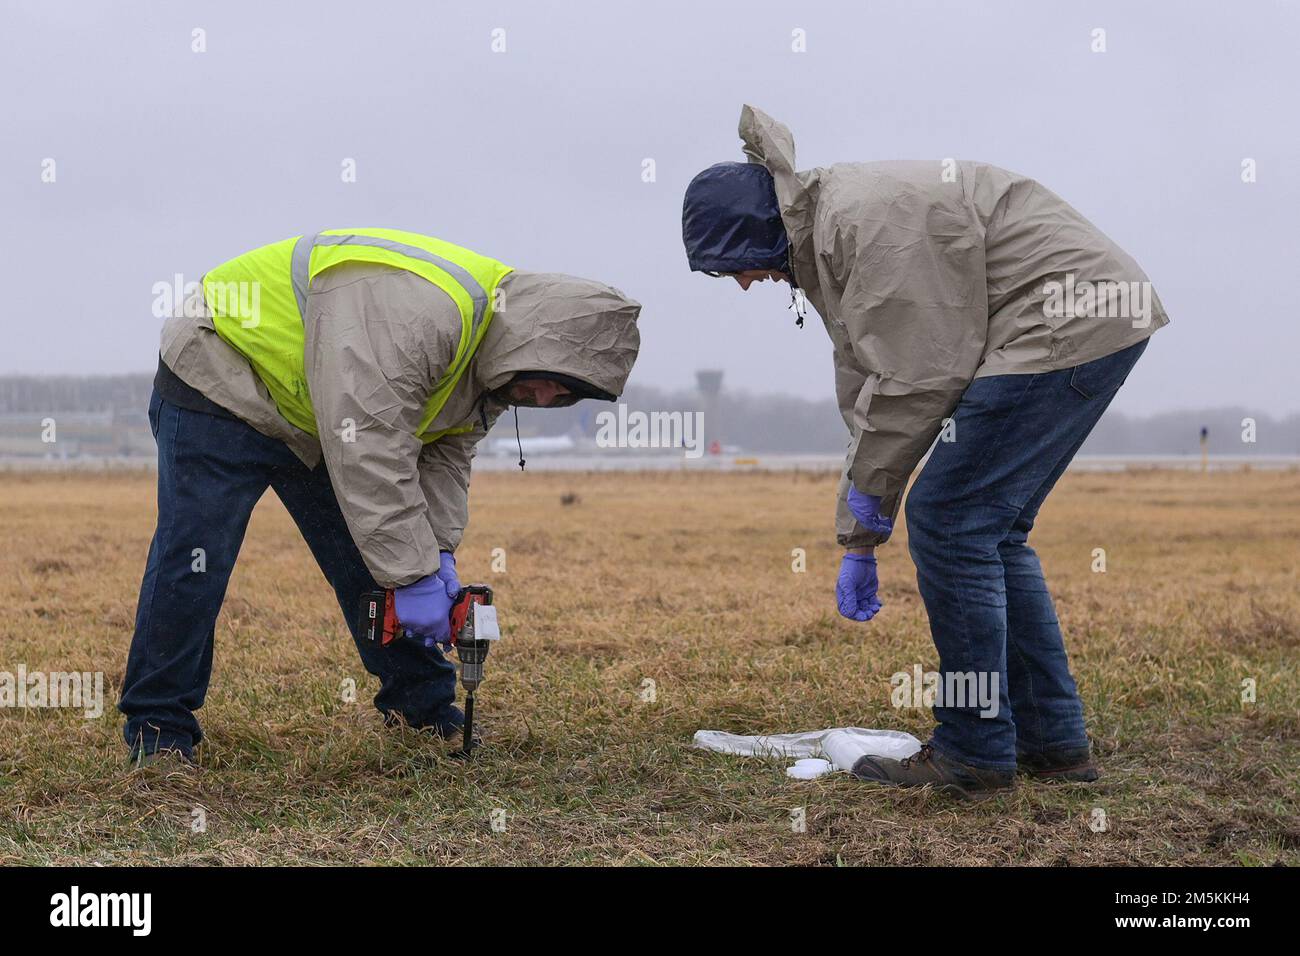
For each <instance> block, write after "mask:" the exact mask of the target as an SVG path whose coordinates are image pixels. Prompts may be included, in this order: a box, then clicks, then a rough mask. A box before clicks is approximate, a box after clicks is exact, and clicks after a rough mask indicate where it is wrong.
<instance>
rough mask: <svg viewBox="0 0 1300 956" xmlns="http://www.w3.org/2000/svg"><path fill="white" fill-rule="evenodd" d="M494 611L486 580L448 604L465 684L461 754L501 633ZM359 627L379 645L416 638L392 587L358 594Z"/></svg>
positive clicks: (466, 752)
mask: <svg viewBox="0 0 1300 956" xmlns="http://www.w3.org/2000/svg"><path fill="white" fill-rule="evenodd" d="M496 614H497V609H496V607H495V606H493V604H492V589H491V588H490V587H488V586H487V585H486V584H471V585H469V586H468V587H463V588H461V589H460V591H458V592H457V593H456V599H455V601H453V602H452V605H451V620H450V624H451V643H452V644H453V645H454V646H455V648H456V656H457V657H458V658H460V682H461V684H462V685H463V686H464V688H465V727H464V739H463V743H462V749H461V750H460V752H459V755H460V756H464V757H469V756H470V752H471V748H472V747H473V741H474V693H475V691H477V690H478V686H479V684H481V683H483V663H484V661H486V660H487V656H488V651H489V649H491V647H492V641H495V640H498V639H500V637H501V631H500V629H499V628H498V626H497V616H496ZM360 631H361V634H362V636H363V637H365V639H366V640H368V641H370V642H372V643H373V644H375V645H376V646H378V647H388V646H390V645H391V644H393V643H394V642H396V641H400V640H418V638H417V637H416V636H415V635H414V634H412V633H411V632H410V631H408V630H406V628H404V627H402V622H401V621H399V620H398V619H397V606H396V602H395V601H394V600H393V592H392V591H370V592H369V593H367V594H363V595H362V596H361V626H360Z"/></svg>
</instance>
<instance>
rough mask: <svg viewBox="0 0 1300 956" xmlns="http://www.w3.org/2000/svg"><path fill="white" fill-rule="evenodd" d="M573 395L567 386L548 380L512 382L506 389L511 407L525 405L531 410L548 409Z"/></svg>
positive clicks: (537, 379)
mask: <svg viewBox="0 0 1300 956" xmlns="http://www.w3.org/2000/svg"><path fill="white" fill-rule="evenodd" d="M571 394H572V392H570V391H569V389H568V388H567V387H566V386H564V385H561V384H560V383H559V382H552V381H551V380H550V379H546V378H530V379H525V380H524V381H522V382H512V383H511V385H510V387H509V388H507V389H506V399H507V400H508V401H509V402H510V404H511V405H524V406H526V407H529V408H546V407H547V406H548V405H550V404H551V403H552V402H554V401H556V400H557V399H559V398H561V397H563V396H565V395H571Z"/></svg>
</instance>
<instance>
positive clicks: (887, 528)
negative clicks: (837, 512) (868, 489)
mask: <svg viewBox="0 0 1300 956" xmlns="http://www.w3.org/2000/svg"><path fill="white" fill-rule="evenodd" d="M848 503H849V511H850V512H852V514H853V517H854V519H855V520H856V521H857V522H858V524H860V525H862V527H864V528H865V529H867V530H868V531H870V532H873V533H874V534H883V535H885V536H886V537H888V536H889V535H890V534H892V533H893V531H894V522H893V521H892V520H890V519H889V518H887V517H886V516H885V515H882V514H881V513H880V496H879V495H868V494H864V493H863V492H861V491H858V489H857V488H856V487H854V486H853V485H849V502H848Z"/></svg>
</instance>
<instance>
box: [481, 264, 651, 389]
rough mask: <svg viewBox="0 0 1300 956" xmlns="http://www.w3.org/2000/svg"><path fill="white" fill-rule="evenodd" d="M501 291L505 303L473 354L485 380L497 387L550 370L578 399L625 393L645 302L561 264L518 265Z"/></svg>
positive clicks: (484, 384)
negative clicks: (548, 268)
mask: <svg viewBox="0 0 1300 956" xmlns="http://www.w3.org/2000/svg"><path fill="white" fill-rule="evenodd" d="M497 293H498V296H499V305H498V306H497V309H496V312H495V314H494V315H493V318H492V322H491V324H490V325H489V326H488V329H487V332H486V333H484V336H483V342H482V344H481V345H479V347H478V351H477V352H475V354H474V366H475V370H474V375H475V379H476V382H477V384H478V386H479V388H481V389H483V390H484V391H486V392H497V390H498V389H502V388H504V387H505V386H506V385H508V384H510V383H511V382H512V381H514V380H515V379H517V378H518V379H520V380H525V379H530V378H531V379H537V378H544V379H549V380H551V381H554V382H558V383H559V384H561V385H564V386H565V387H566V388H567V389H568V390H569V392H570V393H571V394H573V395H576V396H577V398H575V399H573V401H576V400H578V399H582V398H598V399H602V400H604V401H608V402H612V401H614V400H615V399H617V398H618V396H619V395H621V394H623V388H624V386H625V385H626V384H627V377H628V375H629V374H631V372H632V364H633V363H634V362H635V361H636V356H637V351H638V349H639V348H640V346H641V338H640V334H639V333H638V332H637V327H636V322H637V317H638V316H639V315H640V314H641V305H640V303H638V302H634V301H633V300H631V299H629V298H628V297H627V296H625V295H623V293H621V292H619V291H618V290H617V289H615V288H612V287H610V286H607V285H602V284H601V283H599V282H592V281H591V280H590V279H579V278H576V277H574V276H566V275H561V274H559V273H556V272H511V273H510V274H509V275H507V276H506V277H505V278H504V279H502V280H501V284H500V285H499V286H498V287H497ZM498 394H499V392H498ZM557 404H564V403H563V402H561V403H557Z"/></svg>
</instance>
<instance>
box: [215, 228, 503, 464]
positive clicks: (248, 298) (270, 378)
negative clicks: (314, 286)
mask: <svg viewBox="0 0 1300 956" xmlns="http://www.w3.org/2000/svg"><path fill="white" fill-rule="evenodd" d="M344 262H376V263H382V264H384V265H389V266H394V267H396V268H399V269H405V270H407V271H408V272H414V273H415V274H416V275H418V276H421V277H422V278H424V279H427V280H428V281H429V282H432V283H433V284H434V285H436V286H437V287H438V288H439V289H441V290H442V291H443V292H445V293H447V295H449V296H450V297H451V299H452V301H453V302H455V303H456V305H457V307H458V308H459V309H460V321H461V333H460V344H459V345H458V346H457V348H456V357H455V359H454V361H453V362H452V364H451V367H450V368H449V369H447V371H446V372H445V373H444V374H443V376H442V378H441V379H439V380H438V382H437V383H436V384H435V385H434V389H433V394H432V395H430V396H429V401H428V404H427V405H426V406H425V409H424V414H423V415H422V416H421V418H420V426H419V430H418V432H417V434H418V436H419V437H420V439H421V440H422V441H424V442H425V443H428V442H431V441H434V440H435V439H437V438H441V437H442V436H443V435H446V434H448V433H451V432H460V431H468V430H469V429H471V428H473V425H467V426H461V427H457V428H448V429H442V430H439V431H437V432H430V431H429V426H430V424H431V423H432V422H433V420H434V418H436V417H437V415H438V412H440V411H442V407H443V406H444V405H445V404H447V398H448V397H449V396H450V395H451V392H452V389H454V388H455V387H456V383H457V382H458V381H460V377H461V376H462V375H463V374H464V373H465V369H466V368H468V367H469V363H470V359H472V358H473V357H474V352H475V351H476V350H477V349H478V347H479V343H481V342H482V341H483V335H484V333H486V332H487V327H488V323H490V322H491V321H492V306H493V302H494V301H495V296H496V289H497V285H498V284H500V282H501V280H502V279H503V278H505V276H506V275H508V274H509V273H510V272H511V269H510V267H509V266H506V265H503V264H501V263H500V262H497V261H496V260H495V259H489V258H487V257H486V256H481V255H479V254H478V253H476V252H471V251H470V250H469V249H463V248H461V247H460V246H454V245H452V244H451V243H449V242H443V241H441V240H440V239H434V238H433V237H431V236H422V235H420V234H419V233H414V232H403V231H401V230H399V229H329V230H326V231H325V232H318V233H314V234H308V235H302V236H295V237H294V238H292V239H285V240H283V241H282V242H274V243H272V244H271V245H269V246H262V247H261V248H260V249H254V250H253V251H252V252H246V253H244V254H243V255H242V256H236V257H235V258H234V259H231V260H230V261H229V262H225V263H222V264H221V265H219V266H217V267H216V268H215V269H212V270H211V271H210V272H208V273H207V274H206V275H205V276H204V277H203V295H204V298H205V299H206V301H207V305H208V309H209V310H210V311H211V312H212V320H213V326H214V327H215V328H216V330H217V335H219V336H221V338H222V339H224V340H225V341H226V342H228V343H229V344H230V346H231V347H232V348H234V349H235V351H237V352H238V353H239V354H240V355H242V356H244V358H246V359H248V363H249V364H250V365H251V366H252V367H253V371H254V372H256V373H257V377H258V378H260V379H261V380H262V382H263V384H265V385H266V388H267V390H268V391H269V392H270V393H271V398H272V399H273V400H274V401H275V404H276V407H277V408H278V409H279V410H280V414H281V415H283V416H284V417H285V419H286V420H287V421H288V422H289V423H290V424H292V425H294V426H296V427H298V428H300V429H302V430H303V431H305V432H307V433H309V434H311V435H315V434H316V416H315V413H314V412H313V411H312V404H311V394H310V392H309V391H308V389H307V372H306V368H305V361H304V356H303V350H304V347H305V342H306V335H305V333H304V330H303V319H304V318H305V316H306V311H307V290H308V289H309V288H310V287H311V280H312V279H314V278H315V277H316V276H317V275H319V274H320V273H321V272H323V271H324V270H326V269H328V268H330V267H331V266H336V265H339V264H340V263H344Z"/></svg>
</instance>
